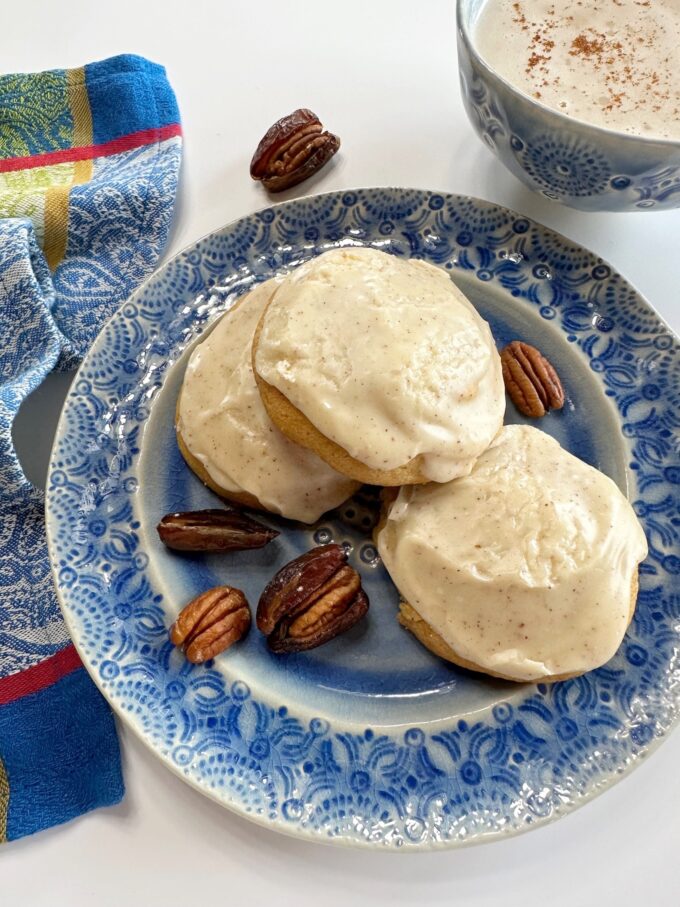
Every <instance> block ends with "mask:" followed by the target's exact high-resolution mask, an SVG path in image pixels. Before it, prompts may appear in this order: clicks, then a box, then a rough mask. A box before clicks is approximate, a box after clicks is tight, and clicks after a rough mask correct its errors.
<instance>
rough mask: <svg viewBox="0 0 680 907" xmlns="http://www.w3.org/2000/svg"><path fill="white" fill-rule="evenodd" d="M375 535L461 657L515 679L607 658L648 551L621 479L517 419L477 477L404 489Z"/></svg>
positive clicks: (394, 572) (397, 578)
mask: <svg viewBox="0 0 680 907" xmlns="http://www.w3.org/2000/svg"><path fill="white" fill-rule="evenodd" d="M377 543H378V550H379V551H380V555H381V556H382V559H383V561H384V563H385V567H386V568H387V570H388V571H389V573H390V576H391V577H392V579H393V580H394V582H395V584H396V586H397V588H398V589H399V591H400V593H401V595H402V596H403V598H404V599H405V600H406V601H408V602H409V603H410V604H411V605H412V606H413V607H414V608H415V610H416V611H418V613H419V614H420V615H421V617H422V618H424V620H426V621H427V623H428V624H430V626H431V627H432V628H433V629H434V630H436V631H437V632H438V633H439V634H440V635H441V636H442V637H443V639H444V640H445V641H446V642H447V643H448V644H449V645H450V646H451V648H452V649H453V650H454V651H455V652H456V653H457V654H458V655H459V656H461V657H462V658H463V659H466V660H468V661H471V662H473V663H474V664H477V665H480V666H481V667H482V668H485V669H488V670H491V671H496V672H498V673H501V674H504V675H506V676H509V677H513V678H515V679H517V680H535V679H540V678H541V677H546V676H549V675H554V674H563V673H571V672H577V671H588V670H591V669H592V668H595V667H598V666H599V665H601V664H604V663H605V662H607V661H608V660H609V659H610V658H611V657H612V655H613V654H614V653H615V652H616V650H617V648H618V646H619V645H620V643H621V640H622V638H623V635H624V633H625V630H626V626H627V624H628V619H629V613H630V608H631V581H632V577H633V576H634V573H635V570H636V569H637V564H638V563H639V562H640V561H642V560H643V559H644V557H645V556H646V553H647V542H646V539H645V536H644V533H643V531H642V528H641V526H640V524H639V523H638V521H637V518H636V516H635V514H634V512H633V509H632V507H631V506H630V504H629V503H628V501H627V500H626V498H625V497H624V495H623V494H622V493H621V492H620V491H619V489H618V488H617V486H616V485H615V484H614V482H612V481H611V479H609V478H608V477H607V476H605V475H603V474H602V473H601V472H598V471H597V470H596V469H593V467H591V466H588V465H587V464H585V463H583V462H582V461H581V460H579V459H577V458H576V457H574V456H572V455H571V454H570V453H567V451H565V450H564V449H563V448H562V447H560V445H559V444H558V443H557V441H555V440H554V439H553V438H551V437H550V436H549V435H547V434H545V433H544V432H542V431H539V430H538V429H535V428H530V427H528V426H520V425H509V426H506V427H505V428H504V429H503V430H502V432H501V433H500V434H499V436H498V438H497V439H496V441H495V442H494V443H493V445H492V446H491V447H490V448H489V449H488V450H487V451H486V452H485V453H484V454H482V456H481V457H480V458H479V459H478V460H477V462H476V464H475V466H474V468H473V470H472V472H471V474H470V475H469V476H466V477H464V478H461V479H456V480H455V481H454V482H450V483H448V484H446V485H433V484H432V485H419V486H412V487H410V488H402V489H401V490H400V492H399V495H398V497H397V499H396V500H395V502H394V504H393V505H392V507H391V509H390V511H389V515H388V518H387V521H386V523H385V526H384V527H383V528H382V530H381V531H380V533H379V535H378V540H377Z"/></svg>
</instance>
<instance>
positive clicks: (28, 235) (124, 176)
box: [0, 55, 181, 841]
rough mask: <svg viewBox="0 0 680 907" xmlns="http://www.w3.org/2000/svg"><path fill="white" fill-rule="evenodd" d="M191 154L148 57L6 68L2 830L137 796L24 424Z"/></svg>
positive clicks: (158, 245) (153, 238)
mask: <svg viewBox="0 0 680 907" xmlns="http://www.w3.org/2000/svg"><path fill="white" fill-rule="evenodd" d="M180 159H181V127H180V124H179V114H178V110H177V103H176V100H175V96H174V93H173V91H172V89H171V87H170V85H169V83H168V80H167V77H166V75H165V70H164V69H163V67H161V66H158V65H157V64H155V63H151V62H149V61H148V60H145V59H144V58H142V57H137V56H130V55H122V56H117V57H113V58H111V59H108V60H104V61H101V62H98V63H92V64H89V65H87V66H84V67H80V68H78V69H67V70H53V71H50V72H42V73H33V74H19V75H6V76H0V841H4V840H11V839H14V838H19V837H21V836H23V835H27V834H31V833H32V832H35V831H38V830H40V829H43V828H47V827H49V826H52V825H57V824H58V823H60V822H65V821H66V820H67V819H70V818H73V817H74V816H77V815H80V814H81V813H83V812H86V811H87V810H90V809H94V808H95V807H98V806H104V805H111V804H113V803H117V802H118V801H119V800H120V799H121V797H122V796H123V782H122V777H121V770H120V754H119V750H118V741H117V738H116V731H115V726H114V723H113V718H112V715H111V713H110V711H109V708H108V706H107V705H106V703H105V701H104V699H103V698H102V696H101V695H100V693H99V692H98V691H97V689H96V688H95V686H94V684H93V683H92V681H91V680H90V678H89V676H88V675H87V674H86V672H85V669H84V668H83V666H82V664H81V662H80V660H79V658H78V655H77V653H76V651H75V649H74V648H73V645H72V644H71V642H70V640H69V637H68V633H67V630H66V627H65V625H64V622H63V620H62V617H61V614H60V611H59V607H58V605H57V602H56V598H55V594H54V588H53V583H52V577H51V574H50V565H49V559H48V553H47V544H46V538H45V525H44V495H43V493H42V491H40V490H39V489H38V488H36V487H35V486H33V485H32V484H31V483H30V482H28V480H27V479H26V477H25V476H24V474H23V472H22V469H21V466H20V464H19V462H18V459H17V457H16V453H15V451H14V447H13V443H12V422H13V419H14V417H15V415H16V413H17V411H18V409H19V406H20V405H21V403H22V401H23V400H24V399H25V398H26V396H27V395H28V394H29V393H30V392H31V391H32V390H34V389H35V388H36V387H37V386H38V385H39V384H40V383H41V381H42V380H43V378H44V377H45V376H46V375H47V374H48V373H49V372H50V371H51V370H52V369H54V368H58V369H61V370H66V369H72V368H74V367H75V366H76V365H77V364H78V362H79V361H80V359H81V358H82V356H83V355H84V353H85V352H86V350H87V348H88V346H89V345H90V343H91V342H92V341H93V340H94V338H95V336H96V334H97V333H98V331H99V329H100V328H101V326H102V324H103V322H104V321H105V320H106V319H107V318H108V317H109V316H110V315H111V314H112V313H113V312H114V310H115V309H116V308H117V307H118V305H120V304H121V303H122V302H123V301H124V300H125V299H126V298H127V297H128V296H129V294H130V293H131V292H132V290H134V288H135V287H136V286H137V285H138V284H139V283H140V281H141V280H143V278H144V277H146V276H147V275H148V274H149V273H150V271H151V270H152V269H153V267H154V265H155V264H156V262H157V260H158V257H159V255H160V253H161V251H162V249H163V247H164V245H165V243H166V240H167V237H168V232H169V228H170V222H171V219H172V211H173V207H174V201H175V195H176V190H177V180H178V175H179V167H180ZM35 430H36V433H37V432H39V431H40V426H36V428H35Z"/></svg>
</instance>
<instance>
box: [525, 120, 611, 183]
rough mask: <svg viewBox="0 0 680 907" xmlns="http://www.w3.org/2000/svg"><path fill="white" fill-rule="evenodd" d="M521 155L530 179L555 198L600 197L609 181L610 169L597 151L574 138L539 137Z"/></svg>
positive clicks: (548, 135)
mask: <svg viewBox="0 0 680 907" xmlns="http://www.w3.org/2000/svg"><path fill="white" fill-rule="evenodd" d="M519 154H520V155H521V158H520V159H521V162H522V166H523V167H524V169H525V170H526V172H527V173H528V174H529V176H530V177H531V178H532V179H533V180H534V182H535V183H536V184H537V185H539V186H541V187H542V189H543V191H544V192H545V193H546V194H551V195H554V197H555V198H561V197H562V196H574V197H579V196H582V195H596V194H597V193H598V192H602V190H603V189H604V188H605V186H606V185H607V180H608V179H609V175H610V171H609V166H608V164H607V161H606V159H605V158H604V156H603V155H602V154H600V152H599V151H598V150H597V148H593V147H592V146H590V145H588V144H587V143H586V142H584V141H582V140H581V139H578V138H573V137H571V136H562V137H558V136H555V135H550V134H547V135H539V136H535V137H534V138H533V140H532V142H531V144H530V145H526V146H525V147H524V148H523V149H522V151H521V152H519Z"/></svg>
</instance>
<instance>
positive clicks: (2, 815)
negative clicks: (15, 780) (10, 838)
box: [0, 759, 9, 844]
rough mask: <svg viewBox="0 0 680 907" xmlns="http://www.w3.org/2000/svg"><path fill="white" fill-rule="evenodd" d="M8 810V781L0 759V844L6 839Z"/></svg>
mask: <svg viewBox="0 0 680 907" xmlns="http://www.w3.org/2000/svg"><path fill="white" fill-rule="evenodd" d="M8 812H9V781H8V780H7V772H6V771H5V766H4V765H3V764H2V759H0V844H2V843H3V842H5V841H6V840H7V813H8Z"/></svg>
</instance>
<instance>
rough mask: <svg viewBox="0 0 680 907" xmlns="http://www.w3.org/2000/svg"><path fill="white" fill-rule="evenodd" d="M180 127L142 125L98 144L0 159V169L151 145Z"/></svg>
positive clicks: (64, 161) (26, 167)
mask: <svg viewBox="0 0 680 907" xmlns="http://www.w3.org/2000/svg"><path fill="white" fill-rule="evenodd" d="M181 134H182V127H181V126H180V124H179V123H171V124H170V125H169V126H161V127H160V128H155V129H142V130H141V132H131V133H130V135H124V136H121V137H120V138H119V139H112V141H110V142H104V143H103V144H101V145H82V146H81V147H79V148H61V149H60V150H59V151H46V152H45V153H44V154H31V155H28V156H27V157H10V158H6V159H5V160H0V173H9V172H11V171H13V170H31V169H33V168H34V167H49V166H50V164H67V163H70V162H71V161H87V160H91V159H92V158H95V157H108V156H109V155H111V154H120V152H121V151H130V150H131V149H132V148H140V147H141V146H142V145H153V144H154V143H155V142H163V141H165V139H170V138H172V137H173V136H176V135H181Z"/></svg>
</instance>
